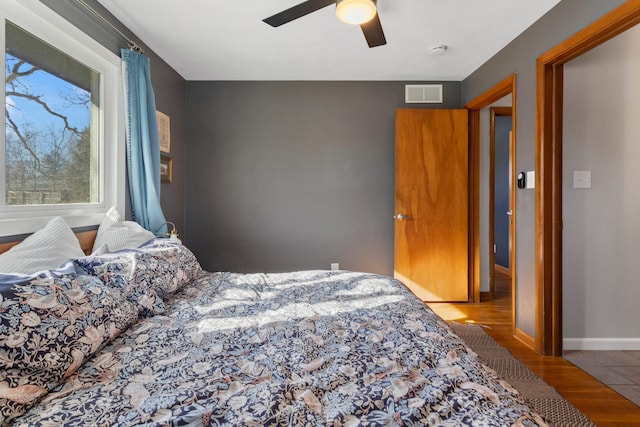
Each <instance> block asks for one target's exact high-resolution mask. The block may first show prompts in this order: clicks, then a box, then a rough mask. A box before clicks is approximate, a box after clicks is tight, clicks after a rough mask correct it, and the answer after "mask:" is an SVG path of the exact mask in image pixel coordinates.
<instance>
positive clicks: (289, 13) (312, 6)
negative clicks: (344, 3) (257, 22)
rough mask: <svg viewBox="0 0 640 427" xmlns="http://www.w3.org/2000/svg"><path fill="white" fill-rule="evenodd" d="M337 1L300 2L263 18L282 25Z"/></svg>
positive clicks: (273, 23) (276, 24)
mask: <svg viewBox="0 0 640 427" xmlns="http://www.w3.org/2000/svg"><path fill="white" fill-rule="evenodd" d="M335 2H336V0H308V1H305V2H304V3H300V4H299V5H296V6H293V7H291V8H289V9H287V10H284V11H282V12H280V13H276V14H275V15H273V16H270V17H268V18H266V19H263V21H264V22H266V23H267V24H269V25H271V26H272V27H279V26H280V25H283V24H286V23H287V22H291V21H293V20H294V19H298V18H301V17H303V16H305V15H308V14H310V13H312V12H315V11H316V10H320V9H322V8H323V7H327V6H329V5H331V4H335Z"/></svg>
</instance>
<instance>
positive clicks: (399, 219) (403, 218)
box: [393, 214, 411, 221]
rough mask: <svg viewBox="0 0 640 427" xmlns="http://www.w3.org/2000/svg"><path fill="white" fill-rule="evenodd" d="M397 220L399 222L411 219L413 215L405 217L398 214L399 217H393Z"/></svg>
mask: <svg viewBox="0 0 640 427" xmlns="http://www.w3.org/2000/svg"><path fill="white" fill-rule="evenodd" d="M393 217H394V218H395V219H397V220H398V221H402V220H405V219H411V215H405V214H398V215H394V216H393Z"/></svg>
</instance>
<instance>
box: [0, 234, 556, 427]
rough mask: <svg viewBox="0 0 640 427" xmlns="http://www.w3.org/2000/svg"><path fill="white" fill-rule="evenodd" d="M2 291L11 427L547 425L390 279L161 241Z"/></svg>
mask: <svg viewBox="0 0 640 427" xmlns="http://www.w3.org/2000/svg"><path fill="white" fill-rule="evenodd" d="M101 227H102V225H101ZM98 233H100V230H99V231H98ZM0 291H1V292H2V299H1V300H0V322H1V323H0V408H2V409H1V411H0V413H1V415H0V420H1V422H0V424H2V425H3V426H4V425H15V426H59V425H67V426H133V425H145V426H168V425H172V426H191V425H193V426H196V425H206V426H236V425H242V426H266V425H270V426H290V425H293V426H303V425H304V426H357V425H371V426H374V425H375V426H401V425H405V426H420V425H443V426H444V425H449V426H462V425H468V426H505V425H515V426H519V425H522V426H543V425H546V424H545V421H544V420H543V419H542V418H541V417H540V416H539V415H538V414H536V413H535V412H534V411H532V410H531V409H530V408H529V407H528V406H527V405H526V404H525V403H524V400H523V398H522V397H521V396H520V394H519V393H518V392H517V391H516V390H515V389H513V388H512V387H511V386H510V385H509V384H508V383H507V382H506V381H504V380H502V379H501V378H499V377H498V376H497V374H496V373H495V372H494V371H492V370H491V369H489V368H488V367H486V366H485V365H483V364H482V363H481V362H480V361H479V359H478V357H477V355H476V354H475V353H474V352H473V351H472V350H471V349H470V348H469V347H467V346H466V345H465V343H464V342H463V341H462V340H461V339H460V338H459V337H458V336H457V335H455V334H454V333H453V331H452V330H451V329H450V328H449V327H448V325H447V324H446V322H444V321H443V320H442V319H441V318H439V317H438V316H437V315H436V314H435V313H433V312H432V311H431V310H430V309H429V308H428V307H427V306H426V305H424V304H423V303H422V302H421V301H419V300H418V299H417V298H416V297H415V296H414V295H413V294H412V293H411V292H410V291H409V290H408V289H407V288H406V287H405V286H404V285H402V283H400V282H398V281H396V280H394V279H392V278H389V277H386V276H381V275H375V274H368V273H356V272H349V271H301V272H292V273H281V274H237V273H228V272H208V271H203V270H202V269H201V268H200V265H199V263H198V261H197V259H196V258H195V256H194V255H193V253H191V251H189V249H188V248H187V247H185V246H183V245H180V244H176V243H173V242H170V241H169V240H167V239H161V238H153V239H150V240H149V241H147V242H145V243H143V244H141V245H139V246H136V247H133V248H125V249H119V250H115V251H102V252H100V251H96V252H94V253H93V254H90V255H84V254H82V255H81V256H78V257H75V258H71V259H68V260H66V261H65V262H63V263H62V264H61V265H60V266H59V267H57V268H55V269H51V270H45V271H39V272H37V273H34V274H30V275H29V274H6V273H5V274H0Z"/></svg>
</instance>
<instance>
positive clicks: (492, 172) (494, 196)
mask: <svg viewBox="0 0 640 427" xmlns="http://www.w3.org/2000/svg"><path fill="white" fill-rule="evenodd" d="M506 98H510V97H509V96H507V97H506ZM506 101H508V102H510V101H511V100H510V99H507V100H506ZM503 102H504V101H503ZM498 104H502V103H501V102H498ZM511 111H512V107H511V105H509V106H501V107H491V108H490V109H489V112H490V115H489V222H488V223H489V251H488V252H489V262H488V264H489V298H490V299H494V298H495V297H496V281H497V280H498V279H499V280H500V281H501V282H502V281H504V280H505V278H508V279H511V276H512V274H513V273H514V272H515V268H514V267H515V266H514V262H513V260H512V259H511V252H512V250H513V234H514V233H513V230H512V229H511V228H512V226H513V221H512V216H513V211H514V207H513V202H514V199H515V197H514V196H515V194H513V188H514V186H513V180H512V179H511V177H512V175H513V170H514V166H515V156H514V155H515V150H514V147H513V135H512V126H513V120H512V116H511Z"/></svg>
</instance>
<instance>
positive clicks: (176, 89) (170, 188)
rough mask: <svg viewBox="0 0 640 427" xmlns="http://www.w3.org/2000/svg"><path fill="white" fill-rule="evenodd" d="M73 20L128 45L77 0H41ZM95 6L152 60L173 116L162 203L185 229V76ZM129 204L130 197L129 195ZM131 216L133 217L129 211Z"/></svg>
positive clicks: (161, 96) (160, 103)
mask: <svg viewBox="0 0 640 427" xmlns="http://www.w3.org/2000/svg"><path fill="white" fill-rule="evenodd" d="M40 1H41V2H42V3H43V4H45V5H47V6H48V7H49V8H51V9H52V10H54V11H56V12H57V13H58V14H59V15H61V16H63V17H64V18H65V19H67V20H68V21H69V22H71V23H72V24H74V25H75V26H76V27H78V28H80V29H81V30H82V31H84V32H85V33H87V34H88V35H90V36H91V37H92V38H93V39H94V40H96V41H97V42H99V43H100V44H102V45H103V46H105V47H106V48H107V49H109V50H110V51H112V52H114V53H116V54H117V55H118V56H120V49H121V48H123V47H127V45H126V42H125V41H123V40H122V39H121V38H120V37H119V36H118V35H116V34H115V33H113V32H111V31H109V30H108V29H106V28H105V27H104V26H103V25H102V24H100V23H98V22H97V21H96V19H95V18H93V17H92V16H91V15H89V14H88V12H86V11H85V9H84V8H82V7H81V6H79V5H78V3H77V2H75V1H60V0H40ZM86 2H87V4H89V5H90V6H91V7H92V8H93V9H95V10H96V11H98V12H99V13H100V14H101V15H102V16H104V17H105V18H107V19H108V20H109V21H110V22H111V23H112V24H114V25H116V27H118V28H119V29H120V30H121V31H123V32H124V33H125V34H127V35H128V36H129V37H131V38H132V39H133V40H135V41H136V42H137V43H138V44H139V45H140V46H141V47H142V48H143V49H144V52H145V55H146V56H148V57H149V59H150V61H151V80H152V83H153V88H154V92H155V95H156V108H157V109H158V110H160V111H162V112H163V113H165V114H167V115H169V116H170V117H171V153H170V155H171V158H172V159H173V182H172V183H171V184H167V183H164V184H162V189H161V204H162V209H163V211H164V214H165V217H166V219H167V221H172V222H174V223H175V224H176V226H177V227H178V231H179V232H183V230H184V229H185V225H186V223H185V187H186V178H185V162H186V137H185V135H186V129H185V104H184V99H185V80H184V79H183V78H182V77H181V76H180V75H179V74H178V73H177V72H176V71H175V70H174V69H173V68H171V67H170V66H169V65H168V64H167V63H166V62H164V61H163V60H162V59H161V58H160V57H159V56H158V55H156V54H155V53H154V52H153V51H152V50H151V49H150V48H149V47H148V46H146V45H145V44H144V42H143V41H142V40H140V39H139V38H137V37H136V36H135V35H134V34H133V33H131V32H130V31H129V30H128V29H127V28H126V27H124V26H123V25H122V24H121V23H120V22H119V21H118V20H117V19H116V18H114V17H113V16H112V15H111V14H110V13H109V12H108V11H106V9H104V8H103V7H102V5H100V3H98V2H97V1H96V0H86ZM126 200H127V207H129V197H128V196H127V198H126ZM127 210H130V208H128V209H127ZM126 214H127V217H129V218H130V217H131V215H130V212H127V213H126Z"/></svg>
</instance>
